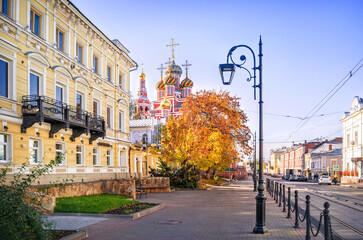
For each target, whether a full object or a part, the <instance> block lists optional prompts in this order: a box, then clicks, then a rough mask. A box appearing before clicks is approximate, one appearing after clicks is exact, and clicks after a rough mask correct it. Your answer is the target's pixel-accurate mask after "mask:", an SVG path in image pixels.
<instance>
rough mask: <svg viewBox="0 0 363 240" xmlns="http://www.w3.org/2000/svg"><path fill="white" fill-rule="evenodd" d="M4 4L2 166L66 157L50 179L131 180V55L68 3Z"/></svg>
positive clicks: (16, 0)
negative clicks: (129, 127)
mask: <svg viewBox="0 0 363 240" xmlns="http://www.w3.org/2000/svg"><path fill="white" fill-rule="evenodd" d="M0 3H1V6H0V10H1V13H0V163H1V164H2V166H4V164H10V168H11V169H12V171H15V170H16V167H18V166H19V165H20V164H22V163H24V162H28V163H30V165H31V166H36V165H38V164H41V163H43V162H44V163H48V162H49V161H50V160H52V159H54V158H55V156H56V154H59V153H63V154H64V156H65V158H64V160H63V161H62V162H61V163H60V165H59V166H58V167H57V168H56V170H55V172H53V173H52V175H51V177H50V178H55V177H61V178H63V177H67V178H70V177H73V178H74V180H75V181H90V180H96V179H109V178H122V177H129V176H130V174H132V172H130V171H131V170H132V169H131V168H129V167H130V166H129V162H130V161H129V155H130V153H129V150H130V141H129V130H128V126H129V122H128V119H129V116H128V115H129V98H130V97H131V95H130V94H129V91H130V80H129V79H130V76H129V75H130V71H132V70H135V69H136V67H137V64H136V62H134V61H133V60H132V59H131V58H130V57H129V55H128V54H129V51H128V50H127V49H126V48H125V47H124V46H123V45H122V44H121V43H120V42H119V41H118V40H110V39H109V38H108V37H107V36H106V35H104V34H103V33H102V32H101V31H100V30H99V29H98V28H97V27H96V26H95V25H94V24H93V23H92V22H91V21H90V20H88V19H87V18H86V17H85V16H84V15H83V14H82V13H81V12H80V11H79V10H78V9H77V8H76V7H75V6H74V5H73V4H72V3H71V2H69V1H67V0H27V1H25V0H6V1H4V0H2V1H0ZM0 167H1V166H0ZM47 180H48V178H46V179H42V180H40V181H39V182H38V183H40V184H42V183H46V182H47Z"/></svg>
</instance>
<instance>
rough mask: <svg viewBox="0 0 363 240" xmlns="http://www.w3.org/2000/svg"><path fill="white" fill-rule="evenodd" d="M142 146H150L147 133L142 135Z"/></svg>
mask: <svg viewBox="0 0 363 240" xmlns="http://www.w3.org/2000/svg"><path fill="white" fill-rule="evenodd" d="M142 144H144V145H147V144H148V136H147V134H146V133H145V134H143V135H142Z"/></svg>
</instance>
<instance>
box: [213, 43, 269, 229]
mask: <svg viewBox="0 0 363 240" xmlns="http://www.w3.org/2000/svg"><path fill="white" fill-rule="evenodd" d="M258 45H259V54H258V58H259V66H258V67H256V57H255V53H254V52H253V50H252V49H251V48H250V47H249V46H247V45H238V46H234V47H232V48H231V49H230V50H229V52H228V55H227V63H225V64H220V65H219V71H220V73H221V77H222V82H223V84H224V85H230V84H231V83H232V80H233V76H234V73H235V68H236V67H238V68H242V69H244V70H246V71H247V73H248V74H249V78H247V81H248V82H249V81H251V80H252V79H253V81H254V84H253V88H254V93H255V94H254V97H255V99H256V88H259V102H258V104H259V159H260V161H259V171H258V172H259V180H258V188H257V190H258V194H257V196H256V225H255V228H254V229H253V232H254V233H261V234H264V233H267V232H268V231H267V228H266V197H265V196H264V194H263V191H264V189H265V187H264V179H263V119H262V116H263V113H262V112H263V111H262V104H263V101H262V56H263V55H262V40H261V36H260V42H259V44H258ZM237 48H247V49H248V50H250V52H251V53H252V56H253V68H252V70H253V75H252V74H251V72H250V71H249V70H248V69H247V68H245V67H244V66H243V65H244V64H245V62H246V56H245V55H242V56H240V58H239V59H240V61H241V63H240V64H237V63H235V62H234V60H233V58H232V53H233V52H234V51H235V50H236V49H237ZM229 61H231V62H232V63H229ZM256 70H259V74H260V75H259V84H258V85H256Z"/></svg>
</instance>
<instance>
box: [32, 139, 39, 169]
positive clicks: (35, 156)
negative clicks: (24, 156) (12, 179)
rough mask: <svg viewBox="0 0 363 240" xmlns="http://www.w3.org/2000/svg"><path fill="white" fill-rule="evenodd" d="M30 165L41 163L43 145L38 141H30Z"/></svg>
mask: <svg viewBox="0 0 363 240" xmlns="http://www.w3.org/2000/svg"><path fill="white" fill-rule="evenodd" d="M29 155H30V164H39V163H40V162H41V144H40V140H38V139H32V138H31V139H30V140H29Z"/></svg>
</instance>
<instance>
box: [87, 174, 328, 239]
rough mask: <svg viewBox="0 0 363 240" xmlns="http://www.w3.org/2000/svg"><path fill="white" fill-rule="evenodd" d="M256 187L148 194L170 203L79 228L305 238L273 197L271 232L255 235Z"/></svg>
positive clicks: (136, 235)
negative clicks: (147, 212) (149, 211)
mask: <svg viewBox="0 0 363 240" xmlns="http://www.w3.org/2000/svg"><path fill="white" fill-rule="evenodd" d="M252 189H253V188H252V181H251V180H247V181H241V182H237V183H235V184H233V185H230V186H224V187H216V188H213V189H212V190H210V191H201V190H200V191H198V190H181V191H176V192H171V193H153V194H148V198H147V199H143V201H145V202H153V203H166V207H165V208H164V209H162V210H160V211H157V212H155V213H152V214H150V215H147V216H145V217H142V218H140V219H137V220H134V221H131V220H128V221H125V220H120V219H109V220H105V221H101V222H98V223H95V224H92V225H88V226H86V227H82V228H80V229H86V230H87V231H88V235H89V237H88V238H87V239H137V240H142V239H157V240H164V239H165V240H166V239H168V240H169V239H219V240H220V239H279V240H283V239H293V240H296V239H305V228H304V227H303V226H302V227H301V228H299V229H295V228H293V227H292V226H293V222H292V220H290V219H287V218H286V217H285V214H284V213H282V212H281V208H279V207H278V206H277V205H276V203H274V202H273V201H272V199H271V197H269V196H268V197H267V202H266V226H267V228H268V231H269V233H267V234H264V235H261V234H253V233H252V230H253V227H254V225H255V206H256V204H255V196H256V193H254V192H252ZM266 195H267V193H266ZM165 223H169V224H165ZM171 223H173V224H171ZM302 225H303V224H302ZM315 239H322V237H321V236H318V238H315Z"/></svg>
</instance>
